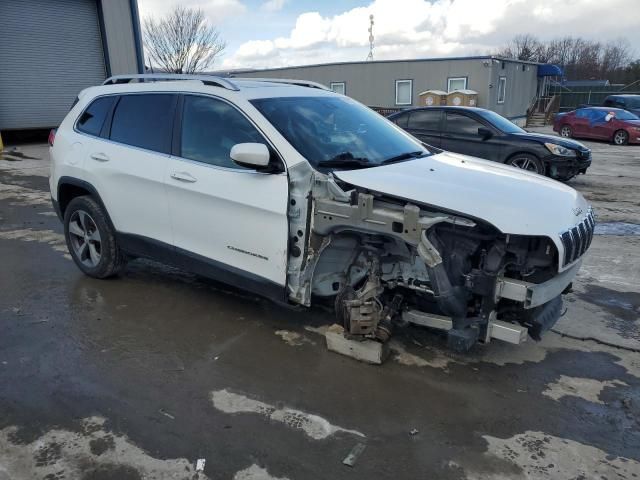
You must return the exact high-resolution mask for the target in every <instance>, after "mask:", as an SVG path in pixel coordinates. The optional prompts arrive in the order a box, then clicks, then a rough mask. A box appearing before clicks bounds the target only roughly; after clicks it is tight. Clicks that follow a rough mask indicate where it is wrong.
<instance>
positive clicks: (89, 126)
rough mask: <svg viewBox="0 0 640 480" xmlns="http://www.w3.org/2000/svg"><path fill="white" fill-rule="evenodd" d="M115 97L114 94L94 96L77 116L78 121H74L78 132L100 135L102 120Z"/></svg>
mask: <svg viewBox="0 0 640 480" xmlns="http://www.w3.org/2000/svg"><path fill="white" fill-rule="evenodd" d="M116 98H117V97H115V96H110V97H100V98H96V99H95V100H94V101H93V102H91V104H90V105H89V106H88V107H87V108H86V109H85V111H84V112H82V115H80V118H78V122H77V123H76V128H77V129H78V130H79V131H80V132H83V133H87V134H89V135H95V136H98V135H100V131H101V130H102V126H103V125H104V121H105V119H106V118H107V115H108V114H109V111H110V110H111V106H112V105H113V102H114V101H115V100H116ZM76 101H77V99H76ZM74 105H75V103H74ZM71 108H73V107H71Z"/></svg>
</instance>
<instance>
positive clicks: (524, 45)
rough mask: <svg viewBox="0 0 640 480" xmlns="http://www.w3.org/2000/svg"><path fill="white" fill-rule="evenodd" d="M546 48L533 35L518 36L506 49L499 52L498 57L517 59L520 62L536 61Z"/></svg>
mask: <svg viewBox="0 0 640 480" xmlns="http://www.w3.org/2000/svg"><path fill="white" fill-rule="evenodd" d="M543 50H544V46H543V45H542V44H541V43H540V41H539V40H538V39H537V38H536V37H535V36H533V35H530V34H528V33H527V34H524V35H516V36H515V37H513V40H512V41H511V42H510V43H509V44H508V45H506V46H505V47H504V48H502V49H501V50H499V51H498V53H497V55H499V56H501V57H507V58H517V59H518V60H532V61H536V60H537V58H538V57H539V56H540V53H541V52H542V51H543Z"/></svg>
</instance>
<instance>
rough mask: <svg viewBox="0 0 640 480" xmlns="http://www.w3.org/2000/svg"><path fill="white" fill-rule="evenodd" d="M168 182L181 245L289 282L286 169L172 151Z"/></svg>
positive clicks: (176, 237)
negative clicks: (241, 165)
mask: <svg viewBox="0 0 640 480" xmlns="http://www.w3.org/2000/svg"><path fill="white" fill-rule="evenodd" d="M176 177H181V178H183V179H182V180H181V179H177V178H176ZM185 178H186V179H187V180H186V181H185V180H184V179H185ZM166 188H167V196H168V199H169V209H170V212H171V223H172V227H173V238H174V245H175V246H176V247H177V248H179V249H182V250H186V251H188V252H192V253H195V254H197V255H201V256H203V257H206V258H208V259H211V260H214V261H216V262H220V263H223V264H225V265H228V266H231V267H235V268H238V269H240V270H243V271H245V272H249V273H252V274H255V275H258V276H260V277H262V278H266V279H268V280H271V281H272V282H275V283H277V284H279V285H284V284H285V283H286V266H287V229H288V223H287V200H288V188H289V187H288V182H287V176H286V174H277V175H270V174H264V173H257V172H254V171H245V170H234V169H228V168H222V167H215V166H212V165H206V164H203V163H199V162H194V161H190V160H185V159H181V158H174V157H172V158H171V160H170V164H169V169H168V170H167V175H166Z"/></svg>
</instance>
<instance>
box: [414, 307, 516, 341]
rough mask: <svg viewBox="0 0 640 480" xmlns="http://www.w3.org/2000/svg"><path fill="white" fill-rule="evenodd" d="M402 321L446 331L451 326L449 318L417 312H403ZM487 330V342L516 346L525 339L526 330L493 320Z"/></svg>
mask: <svg viewBox="0 0 640 480" xmlns="http://www.w3.org/2000/svg"><path fill="white" fill-rule="evenodd" d="M402 320H404V321H405V322H408V323H412V324H414V325H420V326H422V327H429V328H435V329H438V330H446V331H449V330H451V328H452V326H453V322H452V321H451V318H450V317H445V316H442V315H434V314H431V313H425V312H421V311H419V310H405V311H404V312H402ZM487 328H488V335H487V340H488V339H492V338H493V339H496V340H502V341H503V342H507V343H513V344H515V345H518V344H520V343H522V342H524V341H525V340H526V339H527V328H526V327H523V326H520V325H515V324H513V323H507V322H502V321H500V320H493V321H490V322H489V325H488V327H487Z"/></svg>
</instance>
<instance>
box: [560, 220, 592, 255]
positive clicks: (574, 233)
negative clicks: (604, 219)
mask: <svg viewBox="0 0 640 480" xmlns="http://www.w3.org/2000/svg"><path fill="white" fill-rule="evenodd" d="M595 226H596V222H595V219H594V217H593V210H592V209H591V208H590V209H589V211H588V212H587V216H586V217H585V218H584V220H582V222H580V223H578V224H577V225H576V226H574V227H571V228H569V229H567V230H565V231H564V232H562V233H560V240H561V241H562V245H563V246H564V260H563V263H562V265H563V266H566V265H569V264H570V263H573V262H575V261H576V260H577V259H578V258H580V257H581V256H582V255H584V253H585V252H586V251H587V250H588V248H589V247H590V246H591V241H592V240H593V231H594V229H595Z"/></svg>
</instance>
